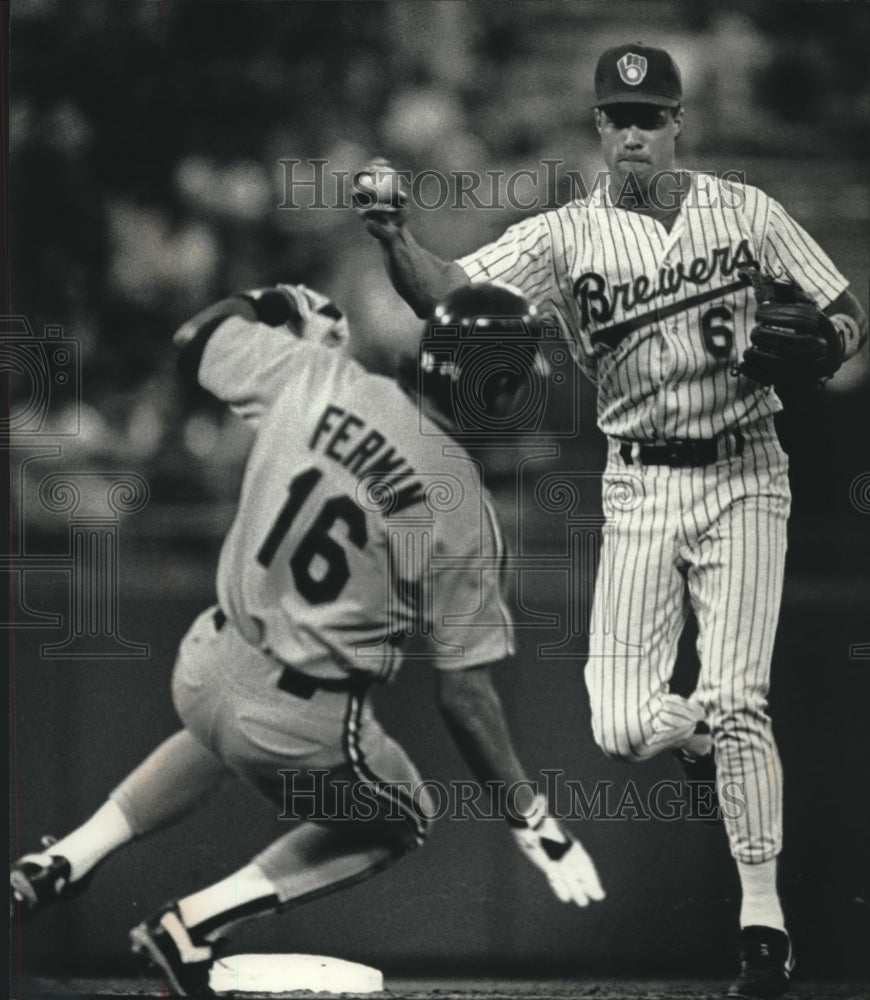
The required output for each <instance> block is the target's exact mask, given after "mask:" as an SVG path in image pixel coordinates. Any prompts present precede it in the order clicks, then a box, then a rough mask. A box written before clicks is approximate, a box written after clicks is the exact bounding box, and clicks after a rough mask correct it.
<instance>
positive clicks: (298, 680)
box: [212, 608, 370, 701]
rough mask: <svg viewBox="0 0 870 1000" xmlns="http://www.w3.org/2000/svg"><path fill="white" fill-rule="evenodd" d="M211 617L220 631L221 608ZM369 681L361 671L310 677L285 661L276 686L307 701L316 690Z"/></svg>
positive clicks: (222, 621) (364, 684) (349, 688)
mask: <svg viewBox="0 0 870 1000" xmlns="http://www.w3.org/2000/svg"><path fill="white" fill-rule="evenodd" d="M212 618H213V620H214V628H215V632H220V630H221V629H222V628H223V627H224V625H226V623H227V616H226V614H225V613H224V611H223V609H222V608H215V609H214V613H213V614H212ZM369 682H370V678H369V677H368V675H367V674H363V673H361V672H357V673H355V674H348V675H347V677H312V676H311V675H310V674H303V673H302V672H301V671H299V670H294V669H293V668H292V667H288V666H287V664H286V663H285V664H284V668H283V670H282V671H281V676H280V677H279V678H278V688H279V689H280V690H281V691H286V692H287V694H292V695H295V696H296V697H297V698H304V699H305V700H306V701H308V699H309V698H311V697H312V696H313V695H314V694H315V693H316V692H317V691H361V690H363V689H364V688H366V687H368V685H369Z"/></svg>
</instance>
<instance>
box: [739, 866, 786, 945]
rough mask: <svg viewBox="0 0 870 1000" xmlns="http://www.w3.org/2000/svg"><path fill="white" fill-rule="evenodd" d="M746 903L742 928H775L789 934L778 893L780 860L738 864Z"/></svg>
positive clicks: (741, 922) (741, 923)
mask: <svg viewBox="0 0 870 1000" xmlns="http://www.w3.org/2000/svg"><path fill="white" fill-rule="evenodd" d="M737 871H738V873H739V875H740V885H741V887H742V889H743V901H742V903H741V905H740V926H741V927H751V926H753V925H756V924H757V925H760V926H762V927H773V928H775V929H776V930H779V931H784V930H785V918H784V917H783V913H782V906H781V904H780V902H779V896H778V895H777V892H776V858H771V859H770V861H763V862H762V863H761V864H760V865H747V864H744V863H743V862H742V861H738V862H737Z"/></svg>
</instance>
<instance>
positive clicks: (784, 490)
mask: <svg viewBox="0 0 870 1000" xmlns="http://www.w3.org/2000/svg"><path fill="white" fill-rule="evenodd" d="M743 430H744V434H745V438H746V445H745V450H744V453H743V454H742V455H741V456H735V457H731V458H726V459H724V460H720V461H718V462H716V463H714V464H711V465H707V466H703V467H700V468H671V467H669V466H664V465H649V466H644V465H641V464H638V463H637V462H636V461H635V462H634V463H633V464H632V465H630V466H629V465H626V464H625V461H624V460H623V459H622V458H621V457H620V455H619V442H613V441H611V443H610V448H609V456H608V463H607V468H606V471H605V474H604V480H603V490H604V513H605V517H606V522H605V527H604V537H603V543H602V552H601V562H600V565H599V569H598V578H597V582H596V590H595V600H594V604H593V613H592V627H591V635H590V653H589V663H588V665H587V668H586V683H587V686H588V689H589V693H590V702H591V707H592V728H593V733H594V736H595V740H596V742H597V743H598V745H599V746H600V747H601V748H602V749H603V750H604V751H605V753H607V754H608V755H611V756H613V757H618V758H621V759H625V760H629V761H641V760H644V759H646V758H648V757H651V756H653V755H654V754H656V753H659V752H660V751H662V750H664V749H667V748H671V747H675V746H679V745H681V744H682V742H683V741H684V740H685V739H686V737H687V736H688V735H690V734H691V733H692V732H693V730H694V728H695V724H696V722H697V721H698V720H699V718H704V717H706V720H707V722H708V724H709V726H710V729H711V732H712V734H713V741H714V746H715V752H716V760H717V769H718V781H719V787H720V789H721V788H722V787H723V785H725V784H726V783H729V782H730V783H732V784H729V785H728V788H730V789H732V790H733V789H735V788H736V789H740V791H741V792H742V797H743V799H744V802H745V808H743V809H740V810H739V815H736V816H734V815H729V812H735V811H737V810H725V811H724V812H725V816H724V819H725V826H726V831H727V833H728V839H729V843H730V847H731V853H732V855H733V856H734V857H735V858H736V859H737V860H739V861H742V862H746V863H750V864H752V863H760V862H762V861H766V860H768V859H770V858H772V857H775V856H776V855H777V854H778V853H779V851H780V849H781V845H782V769H781V765H780V761H779V755H778V753H777V750H776V744H775V743H774V739H773V732H772V729H771V722H770V718H769V717H768V715H767V714H766V706H767V700H766V696H767V692H768V688H769V680H770V662H771V657H772V653H773V642H774V634H775V632H776V625H777V619H778V616H779V607H780V601H781V596H782V582H783V572H784V565H785V551H786V524H787V519H788V514H789V507H790V492H789V486H788V460H787V458H786V456H785V453H784V452H783V451H782V449H781V448H780V446H779V443H778V441H777V438H776V433H775V430H774V428H773V422H772V420H769V421H766V422H763V423H761V424H759V425H758V426H756V427H754V428H750V429H748V431H747V430H746V429H743ZM690 606H691V608H692V609H693V610H694V612H695V616H696V619H697V622H698V629H699V636H698V654H699V657H700V662H701V671H700V677H699V681H698V687H697V690H696V691H695V693H694V695H693V696H692V698H691V700H689V701H687V700H686V699H685V698H683V697H681V696H680V695H676V694H672V693H670V692H669V691H668V682H669V680H670V677H671V674H672V673H673V669H674V662H675V656H676V648H677V642H678V640H679V637H680V634H681V632H682V630H683V627H684V625H685V623H686V619H687V616H688V611H689V607H690ZM734 783H736V784H734Z"/></svg>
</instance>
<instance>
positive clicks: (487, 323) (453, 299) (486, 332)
mask: <svg viewBox="0 0 870 1000" xmlns="http://www.w3.org/2000/svg"><path fill="white" fill-rule="evenodd" d="M541 338H542V331H541V323H540V319H539V317H538V313H537V310H536V308H535V307H534V306H533V305H532V304H531V303H530V302H529V301H528V300H527V299H526V298H525V296H524V295H523V294H522V293H521V292H520V291H519V290H518V289H516V288H514V287H512V286H510V285H507V284H504V283H502V282H494V281H493V282H480V283H477V284H469V285H464V286H462V287H461V288H457V289H455V290H454V291H452V292H450V293H449V294H448V295H446V296H445V297H444V298H443V299H442V300H441V301H440V302H438V303H437V304H436V306H435V308H434V310H433V312H432V317H431V319H430V320H429V322H428V324H427V326H426V329H425V331H424V335H423V340H422V342H421V346H420V353H419V356H418V359H417V378H416V380H415V384H416V387H417V390H418V391H419V392H420V393H421V394H422V395H423V396H424V397H425V398H426V400H428V402H429V403H430V404H431V405H433V406H434V407H436V408H437V409H438V410H439V411H440V412H441V413H442V414H443V415H444V416H445V417H447V418H448V420H449V421H450V422H451V423H452V424H453V425H454V426H456V427H457V429H459V430H461V431H463V432H464V431H468V432H472V433H473V432H492V431H498V430H510V429H511V427H512V426H514V425H515V426H516V428H519V427H520V426H521V420H522V419H525V418H523V416H522V413H521V412H520V411H521V410H522V408H520V409H519V410H518V409H517V408H516V406H515V405H514V404H515V402H516V400H517V399H518V398H519V396H518V393H519V390H520V387H521V386H522V385H524V384H526V385H529V386H530V388H531V390H532V394H533V395H535V396H536V397H540V396H542V393H543V390H542V387H541V383H540V376H541V375H542V374H543V372H544V370H545V365H546V362H545V361H544V360H543V358H542V356H541V352H540V347H539V342H540V340H541ZM532 383H534V385H532ZM406 384H407V383H406ZM525 395H526V396H527V397H529V393H526V394H525ZM512 414H514V415H516V420H514V422H513V424H512V423H511V419H512ZM517 421H520V423H518V422H517ZM509 425H510V426H509Z"/></svg>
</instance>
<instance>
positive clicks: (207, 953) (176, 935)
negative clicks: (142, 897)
mask: <svg viewBox="0 0 870 1000" xmlns="http://www.w3.org/2000/svg"><path fill="white" fill-rule="evenodd" d="M130 943H131V945H132V947H133V951H135V952H137V953H139V954H143V955H145V956H146V957H147V958H149V959H151V961H152V962H154V964H155V965H158V966H159V967H160V968H161V969H162V970H163V971H164V972H165V973H166V978H167V979H168V980H169V985H170V986H171V987H172V990H173V992H174V994H175V995H176V996H182V997H210V996H214V992H213V991H212V989H211V986H209V973H210V972H211V967H212V963H213V962H214V960H215V950H214V948H213V947H212V945H211V944H209V943H208V942H207V941H205V940H200V939H198V938H196V937H193V936H191V934H190V931H189V930H188V929H187V927H185V925H184V921H183V920H182V919H181V913H180V912H179V909H178V904H177V903H168V904H167V905H166V906H164V907H163V909H162V910H160V911H158V912H157V913H156V914H155V915H154V916H153V917H151V919H150V920H146V921H145V922H144V923H141V924H139V925H138V926H137V927H134V928H133V930H131V931H130Z"/></svg>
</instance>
